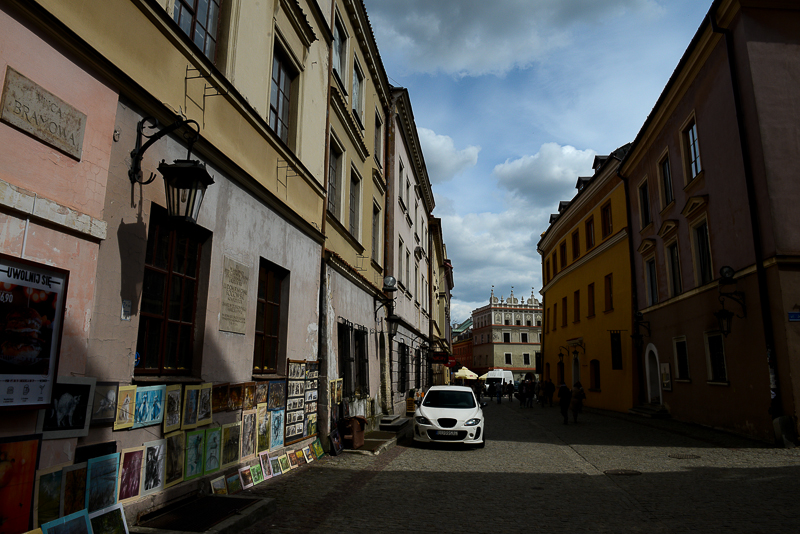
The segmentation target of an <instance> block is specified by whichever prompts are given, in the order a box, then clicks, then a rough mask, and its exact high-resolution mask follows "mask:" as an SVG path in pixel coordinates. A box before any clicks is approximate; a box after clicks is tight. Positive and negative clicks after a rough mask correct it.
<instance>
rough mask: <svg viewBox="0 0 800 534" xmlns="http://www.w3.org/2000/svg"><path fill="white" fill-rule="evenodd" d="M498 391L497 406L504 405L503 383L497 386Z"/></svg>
mask: <svg viewBox="0 0 800 534" xmlns="http://www.w3.org/2000/svg"><path fill="white" fill-rule="evenodd" d="M496 389H497V391H496V393H497V404H502V403H503V383H502V382H499V383H498V384H497V388H496Z"/></svg>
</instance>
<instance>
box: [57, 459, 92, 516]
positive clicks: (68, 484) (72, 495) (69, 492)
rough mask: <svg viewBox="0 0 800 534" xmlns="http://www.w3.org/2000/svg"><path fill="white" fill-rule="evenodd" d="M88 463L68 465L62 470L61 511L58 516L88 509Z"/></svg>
mask: <svg viewBox="0 0 800 534" xmlns="http://www.w3.org/2000/svg"><path fill="white" fill-rule="evenodd" d="M87 465H88V464H87V462H80V463H77V464H72V465H68V466H67V467H65V468H64V469H62V470H61V473H62V474H61V478H62V480H63V483H62V485H61V510H60V511H59V514H58V516H59V517H64V516H66V515H71V514H74V513H75V512H80V511H81V510H83V509H84V508H86V466H87Z"/></svg>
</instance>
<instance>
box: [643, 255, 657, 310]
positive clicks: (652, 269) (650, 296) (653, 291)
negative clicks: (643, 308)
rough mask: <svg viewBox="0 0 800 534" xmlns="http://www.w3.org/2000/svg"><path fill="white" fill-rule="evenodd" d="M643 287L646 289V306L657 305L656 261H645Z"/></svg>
mask: <svg viewBox="0 0 800 534" xmlns="http://www.w3.org/2000/svg"><path fill="white" fill-rule="evenodd" d="M644 270H645V287H647V305H648V306H653V305H654V304H657V303H658V278H657V277H656V259H655V257H652V258H649V259H648V260H647V261H645V268H644Z"/></svg>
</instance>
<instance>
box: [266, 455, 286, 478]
mask: <svg viewBox="0 0 800 534" xmlns="http://www.w3.org/2000/svg"><path fill="white" fill-rule="evenodd" d="M281 458H282V457H281ZM269 467H270V469H271V470H272V476H274V477H276V476H278V475H281V474H283V467H282V466H281V462H280V458H279V457H273V456H270V458H269Z"/></svg>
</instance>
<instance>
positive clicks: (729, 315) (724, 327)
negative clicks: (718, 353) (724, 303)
mask: <svg viewBox="0 0 800 534" xmlns="http://www.w3.org/2000/svg"><path fill="white" fill-rule="evenodd" d="M714 315H716V316H717V322H718V323H719V331H720V332H722V335H723V336H725V337H728V334H730V333H731V326H732V323H733V312H732V311H730V310H726V309H725V308H722V309H721V310H719V311H718V312H716V313H715V314H714Z"/></svg>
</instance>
